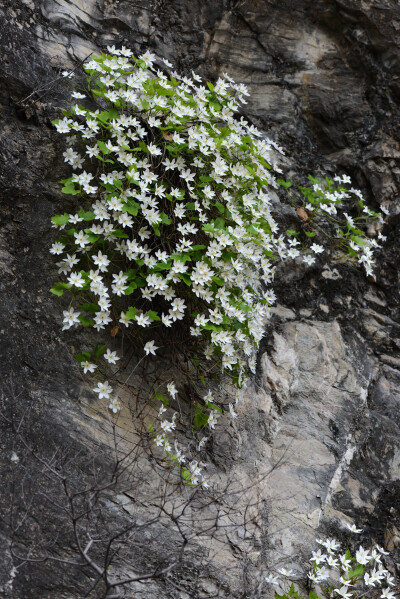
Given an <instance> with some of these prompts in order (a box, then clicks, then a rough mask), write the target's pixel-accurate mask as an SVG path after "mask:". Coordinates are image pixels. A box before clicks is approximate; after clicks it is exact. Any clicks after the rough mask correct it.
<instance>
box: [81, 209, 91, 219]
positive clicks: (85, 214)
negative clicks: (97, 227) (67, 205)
mask: <svg viewBox="0 0 400 599" xmlns="http://www.w3.org/2000/svg"><path fill="white" fill-rule="evenodd" d="M78 216H80V217H81V218H83V220H93V219H94V212H85V211H84V210H79V212H78Z"/></svg>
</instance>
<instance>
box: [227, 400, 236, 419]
mask: <svg viewBox="0 0 400 599" xmlns="http://www.w3.org/2000/svg"><path fill="white" fill-rule="evenodd" d="M229 414H230V415H231V418H233V419H235V418H237V413H236V412H235V409H234V407H233V405H232V404H231V403H230V404H229Z"/></svg>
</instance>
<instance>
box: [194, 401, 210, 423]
mask: <svg viewBox="0 0 400 599" xmlns="http://www.w3.org/2000/svg"><path fill="white" fill-rule="evenodd" d="M207 423H208V414H207V413H206V412H203V410H202V409H201V408H200V407H199V406H195V415H194V426H195V427H196V428H201V427H203V426H207Z"/></svg>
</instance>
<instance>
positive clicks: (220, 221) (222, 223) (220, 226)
mask: <svg viewBox="0 0 400 599" xmlns="http://www.w3.org/2000/svg"><path fill="white" fill-rule="evenodd" d="M214 226H215V228H216V229H223V228H224V226H225V221H224V219H223V218H221V217H220V216H219V217H218V218H216V219H215V221H214Z"/></svg>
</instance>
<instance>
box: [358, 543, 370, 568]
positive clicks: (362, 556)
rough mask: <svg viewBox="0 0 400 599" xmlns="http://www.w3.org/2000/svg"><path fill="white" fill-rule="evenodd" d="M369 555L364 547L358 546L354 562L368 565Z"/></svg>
mask: <svg viewBox="0 0 400 599" xmlns="http://www.w3.org/2000/svg"><path fill="white" fill-rule="evenodd" d="M371 557H372V556H371V555H370V554H369V553H368V551H366V550H365V549H364V547H362V546H360V547H359V548H358V550H357V551H356V560H357V562H358V563H359V564H362V565H364V564H368V562H369V561H370V560H371Z"/></svg>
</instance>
